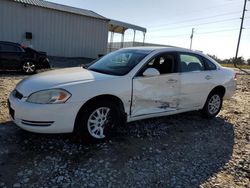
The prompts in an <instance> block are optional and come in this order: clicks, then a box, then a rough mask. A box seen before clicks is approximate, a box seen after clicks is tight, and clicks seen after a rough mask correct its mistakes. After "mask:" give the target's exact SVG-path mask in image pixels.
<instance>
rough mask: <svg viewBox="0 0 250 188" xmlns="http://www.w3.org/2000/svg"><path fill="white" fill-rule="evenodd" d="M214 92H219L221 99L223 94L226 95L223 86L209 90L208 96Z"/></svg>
mask: <svg viewBox="0 0 250 188" xmlns="http://www.w3.org/2000/svg"><path fill="white" fill-rule="evenodd" d="M214 92H219V93H220V94H221V97H222V98H223V97H224V95H225V93H226V88H225V87H224V86H222V85H219V86H216V87H215V88H213V89H212V90H211V92H210V93H209V95H210V94H211V93H214ZM209 95H208V96H209Z"/></svg>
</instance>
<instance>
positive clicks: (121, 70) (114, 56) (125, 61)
mask: <svg viewBox="0 0 250 188" xmlns="http://www.w3.org/2000/svg"><path fill="white" fill-rule="evenodd" d="M150 52H151V51H147V50H119V51H115V52H112V53H110V54H107V55H106V56H103V57H102V58H101V59H99V60H97V61H96V62H95V63H94V64H92V65H91V66H90V67H89V68H88V69H89V70H92V71H95V72H100V73H104V74H111V75H118V76H122V75H125V74H127V73H129V72H130V71H131V70H132V69H133V68H134V67H135V66H136V65H137V64H138V63H139V62H140V61H141V60H142V59H143V58H145V57H146V56H147V55H148V54H149V53H150Z"/></svg>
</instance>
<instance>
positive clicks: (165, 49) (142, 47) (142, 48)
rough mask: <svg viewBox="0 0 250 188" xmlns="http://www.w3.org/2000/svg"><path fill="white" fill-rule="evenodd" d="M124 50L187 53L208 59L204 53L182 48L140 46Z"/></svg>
mask: <svg viewBox="0 0 250 188" xmlns="http://www.w3.org/2000/svg"><path fill="white" fill-rule="evenodd" d="M123 49H128V50H145V51H149V52H153V51H156V52H171V51H172V52H173V51H176V52H187V53H193V54H197V55H201V56H205V57H207V56H206V55H205V54H204V53H203V52H202V51H196V50H190V49H187V48H181V47H176V46H139V47H128V48H123Z"/></svg>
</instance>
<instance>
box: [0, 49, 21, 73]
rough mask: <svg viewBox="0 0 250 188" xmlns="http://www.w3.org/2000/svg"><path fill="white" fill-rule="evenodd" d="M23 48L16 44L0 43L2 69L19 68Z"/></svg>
mask: <svg viewBox="0 0 250 188" xmlns="http://www.w3.org/2000/svg"><path fill="white" fill-rule="evenodd" d="M23 56H24V50H23V49H22V48H20V47H19V46H17V45H12V44H1V66H2V68H3V69H19V68H20V67H21V65H22V58H23Z"/></svg>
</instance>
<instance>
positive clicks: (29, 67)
mask: <svg viewBox="0 0 250 188" xmlns="http://www.w3.org/2000/svg"><path fill="white" fill-rule="evenodd" d="M22 71H23V72H24V73H25V74H33V73H35V72H36V65H35V63H34V62H32V61H26V62H24V63H23V65H22Z"/></svg>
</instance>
